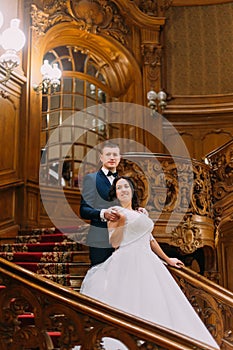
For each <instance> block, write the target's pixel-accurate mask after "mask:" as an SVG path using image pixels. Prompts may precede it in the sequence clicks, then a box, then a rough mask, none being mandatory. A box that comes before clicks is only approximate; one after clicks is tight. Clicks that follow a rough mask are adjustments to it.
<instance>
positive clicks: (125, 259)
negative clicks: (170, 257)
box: [81, 234, 219, 349]
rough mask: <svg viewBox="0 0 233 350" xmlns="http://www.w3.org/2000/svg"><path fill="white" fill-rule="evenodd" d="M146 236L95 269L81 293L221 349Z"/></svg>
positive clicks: (123, 247) (88, 274)
mask: <svg viewBox="0 0 233 350" xmlns="http://www.w3.org/2000/svg"><path fill="white" fill-rule="evenodd" d="M149 241H150V236H148V235H147V234H145V235H144V236H142V237H141V238H139V239H138V240H136V241H134V242H133V243H131V244H128V245H125V246H122V247H120V248H119V249H117V250H116V251H115V252H114V253H113V254H112V256H111V257H110V258H108V259H107V260H106V261H105V262H104V263H102V264H100V265H97V266H94V267H92V268H91V269H90V270H89V271H88V272H87V275H86V277H85V279H84V281H83V284H82V287H81V293H83V294H85V295H88V296H90V297H92V298H95V299H98V300H100V301H102V302H104V303H106V304H108V305H110V306H113V307H115V308H117V309H120V310H123V311H125V312H127V313H129V314H132V315H135V316H138V317H140V318H143V319H145V320H147V321H150V322H152V323H157V324H159V325H161V326H164V327H167V328H169V329H172V330H174V331H176V332H179V333H182V334H185V335H187V336H189V337H192V338H194V339H196V340H199V341H202V342H204V343H206V344H209V345H211V346H213V347H215V348H216V349H219V347H218V345H217V344H216V342H215V340H214V339H213V337H212V336H211V334H210V333H209V331H208V330H207V328H206V327H205V325H204V323H203V322H202V321H201V319H200V318H199V316H198V315H197V313H196V312H195V310H194V309H193V307H192V306H191V304H190V303H189V301H188V300H187V298H186V297H185V295H184V293H183V292H182V290H181V289H180V287H179V286H178V284H177V283H176V281H175V280H174V278H173V277H172V275H171V274H170V272H169V271H168V269H167V268H166V266H165V265H164V263H163V262H162V261H161V260H160V259H159V258H158V256H157V255H156V254H154V253H153V251H152V250H151V248H150V244H149Z"/></svg>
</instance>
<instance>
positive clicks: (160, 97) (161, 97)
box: [158, 90, 167, 101]
mask: <svg viewBox="0 0 233 350" xmlns="http://www.w3.org/2000/svg"><path fill="white" fill-rule="evenodd" d="M166 98H167V94H166V93H165V92H164V91H162V90H161V91H159V92H158V100H159V101H165V100H166Z"/></svg>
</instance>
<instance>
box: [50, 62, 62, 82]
mask: <svg viewBox="0 0 233 350" xmlns="http://www.w3.org/2000/svg"><path fill="white" fill-rule="evenodd" d="M51 78H52V79H56V80H59V79H60V78H61V70H60V69H59V68H58V64H57V63H54V64H53V68H52V73H51Z"/></svg>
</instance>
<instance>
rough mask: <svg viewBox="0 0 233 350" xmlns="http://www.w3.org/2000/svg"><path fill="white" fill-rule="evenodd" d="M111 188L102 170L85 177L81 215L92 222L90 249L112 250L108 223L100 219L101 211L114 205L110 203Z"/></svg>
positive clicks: (89, 234)
mask: <svg viewBox="0 0 233 350" xmlns="http://www.w3.org/2000/svg"><path fill="white" fill-rule="evenodd" d="M110 187H111V184H110V182H109V180H108V178H107V176H106V175H105V174H104V173H103V171H102V170H99V171H97V172H95V173H91V174H87V175H86V176H85V177H84V181H83V190H82V198H81V204H80V215H81V217H82V218H83V219H86V220H90V225H91V226H90V229H89V232H88V236H87V245H88V246H90V247H95V248H105V249H109V248H111V245H110V244H109V236H108V230H107V222H106V221H102V220H101V218H100V211H101V209H107V208H109V207H110V206H111V205H112V203H111V202H109V201H108V195H109V190H110ZM111 249H112V248H111ZM111 252H112V251H111Z"/></svg>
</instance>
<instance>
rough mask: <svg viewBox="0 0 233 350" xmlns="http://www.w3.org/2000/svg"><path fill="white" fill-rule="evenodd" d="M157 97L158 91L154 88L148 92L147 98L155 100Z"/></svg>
mask: <svg viewBox="0 0 233 350" xmlns="http://www.w3.org/2000/svg"><path fill="white" fill-rule="evenodd" d="M156 98H157V93H156V92H155V91H154V90H151V91H149V92H148V93H147V99H148V100H149V101H155V100H156Z"/></svg>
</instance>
